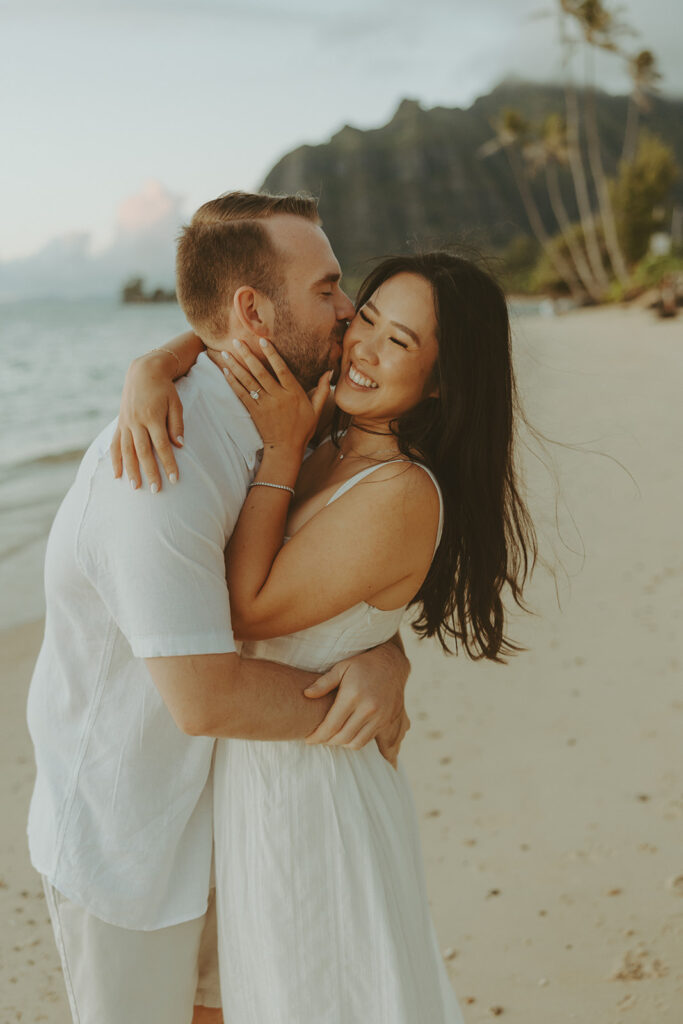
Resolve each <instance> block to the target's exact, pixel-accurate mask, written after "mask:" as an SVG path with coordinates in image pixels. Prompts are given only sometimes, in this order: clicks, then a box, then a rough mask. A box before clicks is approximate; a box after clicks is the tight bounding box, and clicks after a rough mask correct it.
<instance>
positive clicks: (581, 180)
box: [565, 84, 609, 292]
mask: <svg viewBox="0 0 683 1024" xmlns="http://www.w3.org/2000/svg"><path fill="white" fill-rule="evenodd" d="M565 104H566V109H567V156H568V159H569V166H570V168H571V172H572V178H573V181H574V191H575V192H576V203H577V206H578V208H579V217H580V219H581V227H582V228H583V237H584V238H585V240H586V252H587V253H588V261H589V263H590V267H591V270H592V271H593V278H594V280H595V281H596V283H597V285H598V287H599V288H600V289H601V290H602V291H603V292H604V291H607V288H608V287H609V279H608V277H607V274H606V272H605V268H604V266H603V263H602V256H601V253H600V243H599V242H598V233H597V231H596V229H595V220H594V218H593V211H592V209H591V203H590V198H589V196H588V184H587V182H586V172H585V171H584V167H583V159H582V157H581V147H580V143H579V102H578V99H577V96H576V91H575V89H574V88H573V86H571V85H569V84H568V85H566V86H565Z"/></svg>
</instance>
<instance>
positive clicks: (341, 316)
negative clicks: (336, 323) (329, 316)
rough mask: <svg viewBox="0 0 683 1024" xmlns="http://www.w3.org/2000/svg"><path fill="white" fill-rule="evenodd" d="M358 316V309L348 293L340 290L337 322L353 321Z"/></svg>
mask: <svg viewBox="0 0 683 1024" xmlns="http://www.w3.org/2000/svg"><path fill="white" fill-rule="evenodd" d="M355 315H356V308H355V306H354V304H353V303H352V302H351V299H350V298H349V297H348V295H347V294H346V292H343V291H342V290H341V288H340V289H339V302H338V303H337V320H353V318H354V316H355Z"/></svg>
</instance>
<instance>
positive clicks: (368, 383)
mask: <svg viewBox="0 0 683 1024" xmlns="http://www.w3.org/2000/svg"><path fill="white" fill-rule="evenodd" d="M346 376H347V379H348V381H349V383H350V384H351V386H352V387H355V388H359V389H360V390H361V391H373V390H375V389H376V388H378V387H379V384H378V383H377V381H374V380H372V379H371V378H370V377H368V376H366V375H365V374H364V373H361V372H360V370H358V369H357V368H356V367H355V366H354V365H353V363H351V364H350V366H349V369H348V371H347V374H346Z"/></svg>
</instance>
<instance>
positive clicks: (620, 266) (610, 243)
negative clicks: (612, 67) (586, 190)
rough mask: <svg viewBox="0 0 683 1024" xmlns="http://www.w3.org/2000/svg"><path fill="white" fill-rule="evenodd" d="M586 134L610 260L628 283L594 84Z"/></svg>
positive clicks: (588, 103) (588, 102) (589, 94)
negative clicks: (606, 167)
mask: <svg viewBox="0 0 683 1024" xmlns="http://www.w3.org/2000/svg"><path fill="white" fill-rule="evenodd" d="M586 136H587V139H588V159H589V161H590V165H591V172H592V174H593V181H594V182H595V191H596V192H597V194H598V203H599V205H600V216H601V218H602V227H603V231H604V233H605V246H606V248H607V252H608V253H609V258H610V262H611V264H612V267H613V269H614V273H615V274H616V276H617V278H618V279H619V281H620V283H621V284H622V285H625V284H627V283H628V270H627V269H626V260H625V259H624V255H623V253H622V251H621V246H620V245H619V239H618V237H617V225H616V222H615V220H614V211H613V210H612V201H611V199H610V197H609V188H608V187H607V178H606V176H605V170H604V168H603V166H602V154H601V152H600V133H599V131H598V119H597V116H596V113H595V93H594V92H593V88H592V86H591V87H590V88H589V89H587V91H586Z"/></svg>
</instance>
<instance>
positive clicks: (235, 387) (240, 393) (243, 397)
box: [223, 366, 249, 409]
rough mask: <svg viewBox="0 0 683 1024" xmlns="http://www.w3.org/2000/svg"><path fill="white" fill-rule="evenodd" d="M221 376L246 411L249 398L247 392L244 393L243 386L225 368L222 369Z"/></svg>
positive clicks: (230, 371)
mask: <svg viewBox="0 0 683 1024" xmlns="http://www.w3.org/2000/svg"><path fill="white" fill-rule="evenodd" d="M223 376H224V377H225V379H226V380H227V382H228V384H229V385H230V387H231V388H232V391H233V394H235V395H237V397H238V398H239V400H240V402H241V403H242V405H243V406H244V407H245V408H246V409H248V408H249V406H248V405H247V398H248V397H249V392H248V391H245V389H244V386H243V385H242V384H240V382H239V381H238V380H237V378H236V377H235V375H234V373H233V372H232V370H229V369H228V368H227V366H224V367H223Z"/></svg>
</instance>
